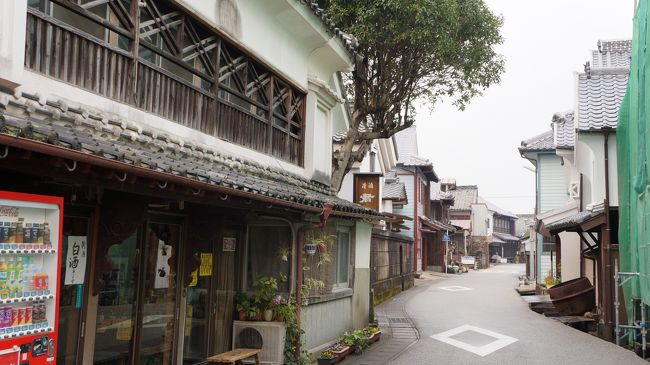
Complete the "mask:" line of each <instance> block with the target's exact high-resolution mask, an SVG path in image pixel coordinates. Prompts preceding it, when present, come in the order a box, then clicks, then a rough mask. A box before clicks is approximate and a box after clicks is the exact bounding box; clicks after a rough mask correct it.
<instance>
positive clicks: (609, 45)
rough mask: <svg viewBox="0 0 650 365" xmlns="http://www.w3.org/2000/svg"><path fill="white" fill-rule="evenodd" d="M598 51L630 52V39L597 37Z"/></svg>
mask: <svg viewBox="0 0 650 365" xmlns="http://www.w3.org/2000/svg"><path fill="white" fill-rule="evenodd" d="M597 44H598V52H600V53H605V52H631V51H632V40H631V39H629V38H619V39H599V40H598V43H597Z"/></svg>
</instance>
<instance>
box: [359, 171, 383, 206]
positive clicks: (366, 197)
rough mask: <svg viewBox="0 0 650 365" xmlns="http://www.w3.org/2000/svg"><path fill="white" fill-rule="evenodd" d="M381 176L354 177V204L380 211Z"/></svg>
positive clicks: (362, 175) (365, 175) (360, 175)
mask: <svg viewBox="0 0 650 365" xmlns="http://www.w3.org/2000/svg"><path fill="white" fill-rule="evenodd" d="M379 177H380V174H355V175H354V202H355V203H357V204H361V205H363V206H364V207H366V208H370V209H374V210H377V211H378V210H379V202H380V201H381V195H380V194H379Z"/></svg>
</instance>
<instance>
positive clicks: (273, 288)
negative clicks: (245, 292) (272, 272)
mask: <svg viewBox="0 0 650 365" xmlns="http://www.w3.org/2000/svg"><path fill="white" fill-rule="evenodd" d="M277 292H278V281H277V279H275V278H272V277H267V276H261V277H258V278H257V279H255V281H253V302H254V303H255V305H257V306H258V307H259V308H260V309H267V308H269V306H270V304H271V298H273V296H274V295H275V294H276V293H277Z"/></svg>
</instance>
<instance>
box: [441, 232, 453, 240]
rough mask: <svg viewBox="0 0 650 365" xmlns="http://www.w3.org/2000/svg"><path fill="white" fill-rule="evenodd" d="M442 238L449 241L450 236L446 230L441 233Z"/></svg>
mask: <svg viewBox="0 0 650 365" xmlns="http://www.w3.org/2000/svg"><path fill="white" fill-rule="evenodd" d="M442 240H443V241H451V238H449V234H447V233H446V232H445V233H443V234H442Z"/></svg>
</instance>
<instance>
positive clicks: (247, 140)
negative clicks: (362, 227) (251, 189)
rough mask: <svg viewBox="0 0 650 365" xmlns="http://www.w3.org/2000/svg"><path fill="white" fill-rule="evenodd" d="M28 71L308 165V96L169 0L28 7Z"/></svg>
mask: <svg viewBox="0 0 650 365" xmlns="http://www.w3.org/2000/svg"><path fill="white" fill-rule="evenodd" d="M28 5H29V9H28V16H27V18H28V19H27V37H26V44H25V55H26V57H25V65H26V67H27V68H29V69H32V70H35V71H37V72H40V73H43V74H45V75H47V76H50V77H54V78H57V79H61V80H63V81H66V82H69V83H71V84H74V85H77V86H79V87H82V88H84V89H87V90H90V91H92V92H95V93H98V94H101V95H104V96H107V97H110V98H113V99H116V100H118V101H121V102H125V103H129V104H131V105H134V106H136V107H138V108H141V109H144V110H146V111H148V112H151V113H154V114H157V115H159V116H161V117H163V118H167V119H169V120H172V121H174V122H177V123H179V124H182V125H185V126H188V127H190V128H194V129H196V130H199V131H201V132H204V133H207V134H211V135H214V136H217V137H220V138H223V139H226V140H228V141H231V142H233V143H237V144H240V145H243V146H246V147H249V148H252V149H255V150H258V151H260V152H264V153H267V154H270V155H273V156H276V157H279V158H281V159H284V160H286V161H289V162H292V163H295V164H298V165H302V164H303V160H304V157H303V156H304V141H303V128H304V123H305V120H304V115H305V105H304V102H305V94H304V93H303V92H302V91H300V90H299V89H297V88H295V87H292V86H291V85H290V84H289V83H288V82H286V81H285V80H283V79H282V77H280V76H278V75H275V74H274V73H273V72H271V71H270V69H269V68H268V67H265V66H264V65H263V64H262V63H261V62H259V61H258V60H256V59H254V58H253V57H251V56H250V55H248V54H247V53H246V52H245V51H243V50H241V49H239V48H238V47H236V46H235V45H233V44H230V43H229V41H228V40H226V39H224V38H222V37H221V36H220V34H218V33H216V32H215V31H214V30H212V29H210V28H208V27H206V26H205V25H203V24H201V23H200V22H198V21H196V20H195V19H194V18H193V17H192V16H191V14H187V13H185V12H184V11H183V10H181V9H180V8H179V7H178V6H177V5H176V4H174V3H173V2H171V1H165V0H138V1H136V0H28Z"/></svg>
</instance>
